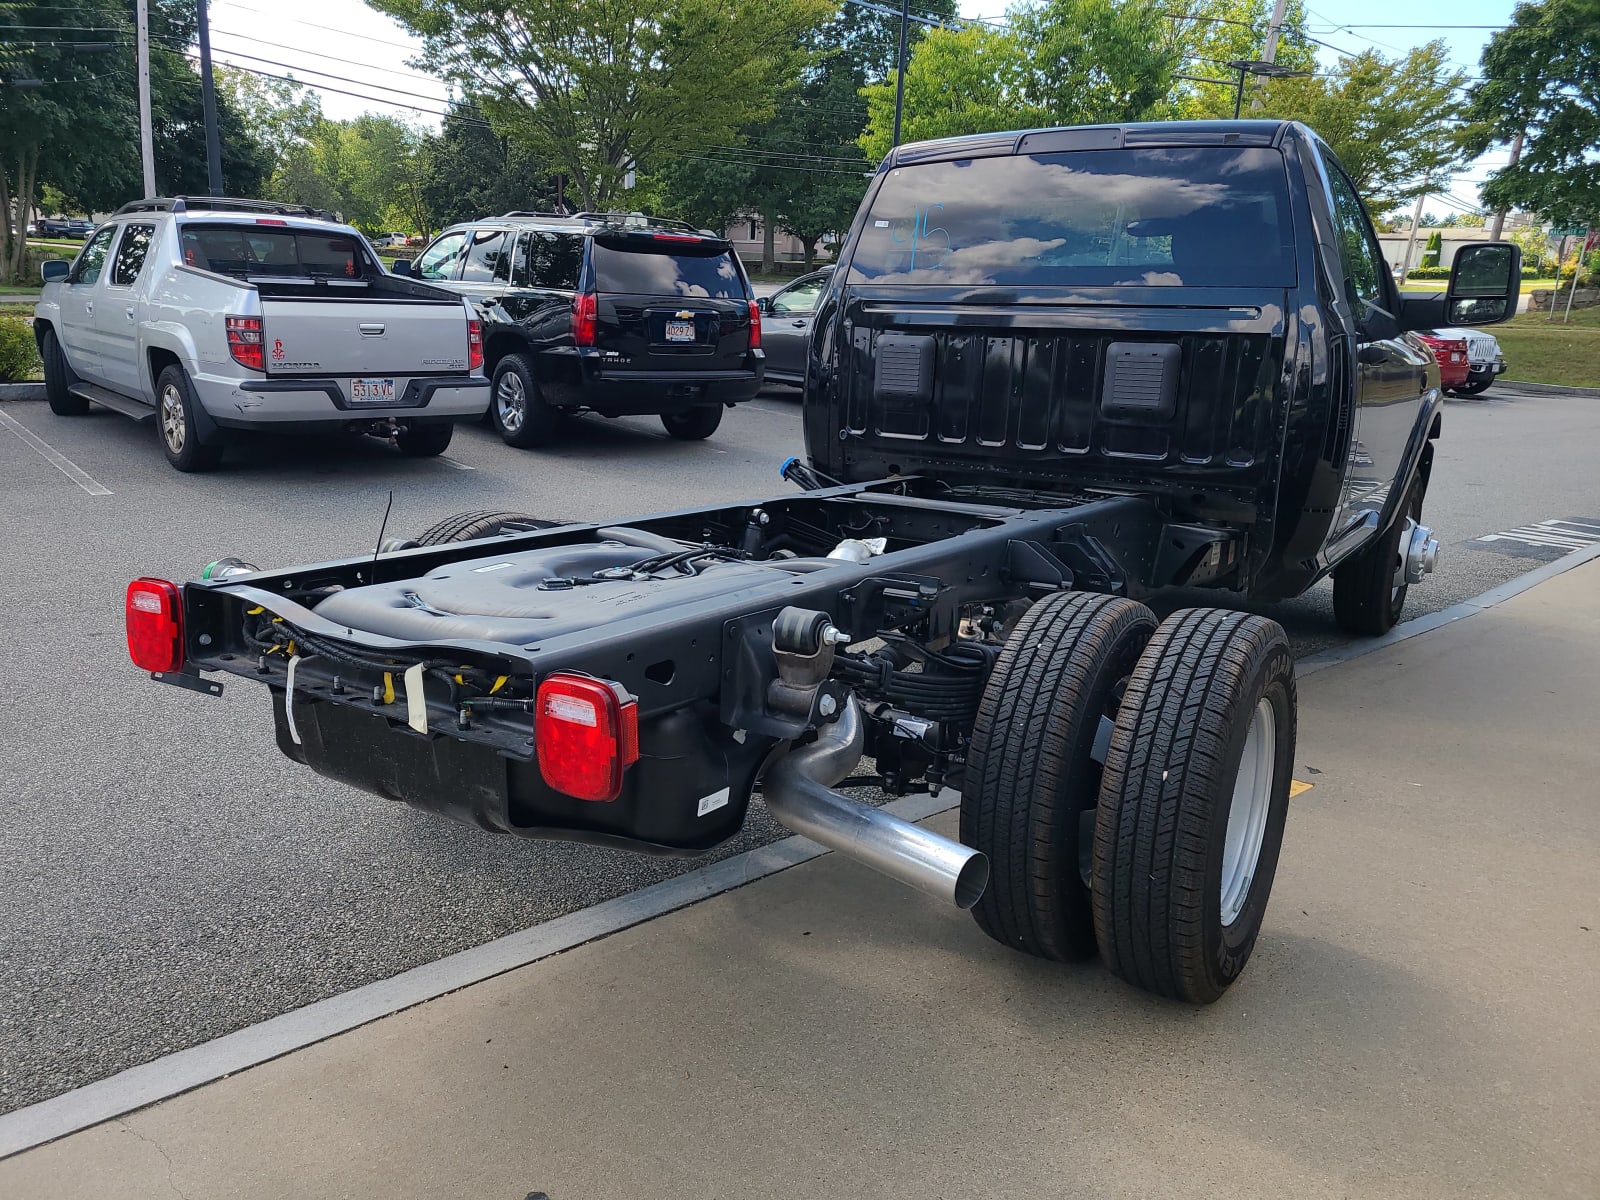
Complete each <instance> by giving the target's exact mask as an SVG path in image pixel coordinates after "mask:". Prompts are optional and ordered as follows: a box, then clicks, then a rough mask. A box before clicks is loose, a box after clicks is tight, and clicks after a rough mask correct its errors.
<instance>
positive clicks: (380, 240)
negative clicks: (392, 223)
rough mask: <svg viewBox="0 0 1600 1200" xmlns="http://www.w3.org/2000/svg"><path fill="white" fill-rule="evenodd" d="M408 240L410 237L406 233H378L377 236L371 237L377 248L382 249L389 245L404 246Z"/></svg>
mask: <svg viewBox="0 0 1600 1200" xmlns="http://www.w3.org/2000/svg"><path fill="white" fill-rule="evenodd" d="M409 241H410V237H409V235H408V234H404V233H380V234H379V235H378V236H377V237H375V238H373V239H372V244H373V245H374V246H377V247H378V248H379V249H383V248H386V247H389V246H404V245H407V244H408V243H409Z"/></svg>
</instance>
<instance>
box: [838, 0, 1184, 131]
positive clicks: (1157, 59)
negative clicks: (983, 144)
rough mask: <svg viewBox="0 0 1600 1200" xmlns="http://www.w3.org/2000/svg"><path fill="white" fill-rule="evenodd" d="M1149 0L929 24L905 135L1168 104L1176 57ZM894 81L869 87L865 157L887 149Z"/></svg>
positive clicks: (1060, 0) (1085, 118)
mask: <svg viewBox="0 0 1600 1200" xmlns="http://www.w3.org/2000/svg"><path fill="white" fill-rule="evenodd" d="M1163 11H1164V10H1163V8H1162V7H1161V6H1160V5H1159V4H1156V3H1153V2H1151V0H1046V2H1045V3H1043V4H1040V5H1038V6H1026V5H1022V6H1018V7H1016V8H1014V9H1012V10H1011V11H1010V13H1009V14H1008V20H1007V24H1006V26H1005V28H1003V29H992V28H989V27H987V26H983V25H969V26H967V27H966V28H962V29H936V30H932V31H930V32H929V33H928V35H927V36H926V37H925V38H924V39H923V40H922V41H921V43H919V44H918V46H917V49H916V52H915V53H914V54H913V55H912V56H911V61H910V62H909V63H908V64H907V66H906V82H905V100H904V120H903V123H902V136H903V138H904V140H906V141H917V140H921V139H923V138H937V137H950V136H954V135H958V134H966V133H984V132H992V131H995V130H1001V129H1018V128H1026V127H1028V126H1030V125H1078V124H1085V123H1090V122H1097V121H1130V120H1138V119H1140V118H1142V117H1147V116H1151V115H1153V114H1155V113H1156V112H1157V110H1158V107H1159V106H1161V105H1164V104H1165V103H1166V98H1167V96H1168V94H1169V92H1170V91H1171V87H1172V80H1173V75H1174V74H1175V73H1176V71H1177V67H1178V64H1179V61H1180V59H1181V50H1180V48H1179V47H1178V46H1177V44H1176V42H1175V41H1174V40H1173V39H1172V38H1170V37H1167V36H1165V35H1161V36H1152V34H1153V31H1159V30H1163V29H1164V28H1165V27H1166V26H1165V25H1164V19H1163V15H1162V14H1163ZM894 96H895V87H894V82H893V80H885V81H884V82H883V83H881V84H877V85H874V86H870V87H868V88H867V89H866V97H867V122H868V123H867V131H866V133H865V134H863V135H862V138H861V146H862V149H864V150H865V151H866V153H867V156H868V157H869V158H874V159H877V158H881V157H883V155H885V154H886V153H888V151H889V144H890V142H891V141H892V140H893V130H894Z"/></svg>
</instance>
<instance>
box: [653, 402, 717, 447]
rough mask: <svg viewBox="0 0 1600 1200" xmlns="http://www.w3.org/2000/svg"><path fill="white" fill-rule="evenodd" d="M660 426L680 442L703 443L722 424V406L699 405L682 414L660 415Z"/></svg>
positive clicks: (685, 410) (687, 409)
mask: <svg viewBox="0 0 1600 1200" xmlns="http://www.w3.org/2000/svg"><path fill="white" fill-rule="evenodd" d="M661 424H662V425H663V426H664V427H665V428H666V431H667V432H668V433H669V434H671V435H672V436H673V437H675V438H677V439H678V440H679V441H680V442H703V441H705V440H706V439H707V438H708V437H710V436H711V435H712V434H713V433H715V432H716V431H717V426H718V425H721V424H722V405H720V404H701V405H698V406H697V407H695V408H686V409H684V410H683V411H682V412H670V413H662V414H661Z"/></svg>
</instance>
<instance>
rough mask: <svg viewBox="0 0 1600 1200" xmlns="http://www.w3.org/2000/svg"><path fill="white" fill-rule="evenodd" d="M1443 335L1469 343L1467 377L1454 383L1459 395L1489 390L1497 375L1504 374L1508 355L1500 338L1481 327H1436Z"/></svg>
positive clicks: (1438, 332) (1475, 393)
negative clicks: (1503, 350)
mask: <svg viewBox="0 0 1600 1200" xmlns="http://www.w3.org/2000/svg"><path fill="white" fill-rule="evenodd" d="M1434 332H1435V333H1437V334H1438V335H1439V336H1441V337H1448V338H1464V339H1465V340H1466V343H1467V378H1466V381H1465V382H1463V383H1457V384H1455V385H1454V390H1455V393H1456V395H1458V396H1476V395H1478V394H1479V393H1480V392H1485V391H1488V390H1489V385H1490V384H1491V383H1493V382H1494V381H1495V377H1496V376H1499V375H1504V374H1505V370H1506V356H1505V354H1504V353H1502V352H1501V349H1500V339H1499V338H1497V337H1495V336H1494V334H1492V333H1484V332H1483V330H1481V329H1436V330H1434Z"/></svg>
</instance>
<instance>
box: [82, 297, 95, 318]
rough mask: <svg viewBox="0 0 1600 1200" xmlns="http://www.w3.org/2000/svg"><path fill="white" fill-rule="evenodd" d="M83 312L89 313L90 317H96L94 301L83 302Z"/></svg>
mask: <svg viewBox="0 0 1600 1200" xmlns="http://www.w3.org/2000/svg"><path fill="white" fill-rule="evenodd" d="M83 311H84V312H86V313H88V314H89V316H91V317H92V316H94V301H93V300H85V301H84V302H83Z"/></svg>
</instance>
